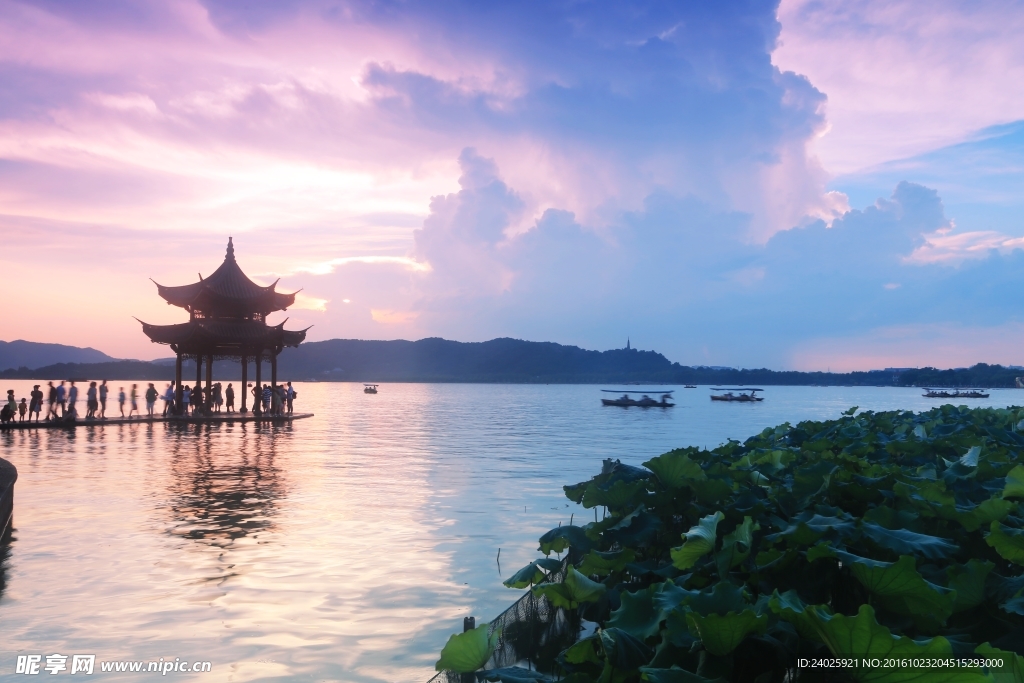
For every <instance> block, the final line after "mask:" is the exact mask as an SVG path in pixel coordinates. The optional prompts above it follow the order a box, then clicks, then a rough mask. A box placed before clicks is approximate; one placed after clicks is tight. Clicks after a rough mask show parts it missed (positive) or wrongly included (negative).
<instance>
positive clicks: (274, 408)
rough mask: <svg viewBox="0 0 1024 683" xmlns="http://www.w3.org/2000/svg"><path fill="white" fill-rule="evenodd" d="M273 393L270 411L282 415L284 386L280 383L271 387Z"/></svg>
mask: <svg viewBox="0 0 1024 683" xmlns="http://www.w3.org/2000/svg"><path fill="white" fill-rule="evenodd" d="M271 391H273V394H272V395H271V397H270V412H271V413H273V414H274V415H280V414H281V413H282V412H283V408H284V387H283V386H281V385H278V386H276V387H271Z"/></svg>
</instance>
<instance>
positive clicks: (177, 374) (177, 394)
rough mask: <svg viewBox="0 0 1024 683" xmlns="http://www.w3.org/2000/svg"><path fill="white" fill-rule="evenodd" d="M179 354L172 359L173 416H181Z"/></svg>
mask: <svg viewBox="0 0 1024 683" xmlns="http://www.w3.org/2000/svg"><path fill="white" fill-rule="evenodd" d="M181 401H182V398H181V352H180V351H179V352H178V353H177V354H176V358H175V359H174V410H173V411H172V414H173V415H181Z"/></svg>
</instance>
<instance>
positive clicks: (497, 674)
mask: <svg viewBox="0 0 1024 683" xmlns="http://www.w3.org/2000/svg"><path fill="white" fill-rule="evenodd" d="M476 680H478V681H500V683H533V682H534V681H550V680H551V679H550V678H549V677H547V676H545V675H544V674H542V673H540V672H539V671H531V670H529V669H524V668H523V667H521V666H507V667H504V668H502V669H488V670H487V671H478V672H477V674H476Z"/></svg>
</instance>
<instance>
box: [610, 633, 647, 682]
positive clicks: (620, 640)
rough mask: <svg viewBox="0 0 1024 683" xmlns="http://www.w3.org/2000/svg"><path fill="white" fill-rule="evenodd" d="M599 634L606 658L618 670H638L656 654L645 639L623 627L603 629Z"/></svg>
mask: <svg viewBox="0 0 1024 683" xmlns="http://www.w3.org/2000/svg"><path fill="white" fill-rule="evenodd" d="M598 635H599V637H600V638H601V648H602V649H603V650H604V656H605V658H606V659H607V661H608V663H609V664H610V665H611V666H612V668H614V669H617V670H618V671H623V672H624V671H636V670H637V669H639V668H640V667H641V666H643V665H644V664H646V663H647V662H649V661H651V657H653V656H654V651H653V650H652V649H651V648H649V647H647V646H646V645H644V643H643V641H641V640H638V639H637V638H634V637H633V636H631V635H630V634H628V633H626V632H625V631H623V630H621V629H617V628H605V629H601V631H600V632H599V634H598Z"/></svg>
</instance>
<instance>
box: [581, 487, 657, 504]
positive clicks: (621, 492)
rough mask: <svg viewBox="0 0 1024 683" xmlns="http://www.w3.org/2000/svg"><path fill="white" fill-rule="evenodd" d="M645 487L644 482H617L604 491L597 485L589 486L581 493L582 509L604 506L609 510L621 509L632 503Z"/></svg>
mask: <svg viewBox="0 0 1024 683" xmlns="http://www.w3.org/2000/svg"><path fill="white" fill-rule="evenodd" d="M646 485H647V482H645V481H622V480H619V481H616V482H615V483H613V484H612V485H611V486H609V487H608V488H607V489H605V488H601V487H600V486H598V485H597V484H590V485H589V486H587V488H586V491H585V492H584V493H583V507H585V508H592V507H597V506H599V505H604V506H606V507H608V508H610V509H611V508H615V509H618V508H621V507H623V506H625V505H626V504H627V503H629V502H632V501H633V500H634V498H635V497H636V495H637V494H638V493H640V491H641V490H643V489H644V487H645V486H646Z"/></svg>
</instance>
